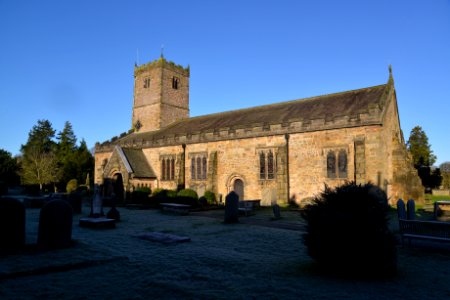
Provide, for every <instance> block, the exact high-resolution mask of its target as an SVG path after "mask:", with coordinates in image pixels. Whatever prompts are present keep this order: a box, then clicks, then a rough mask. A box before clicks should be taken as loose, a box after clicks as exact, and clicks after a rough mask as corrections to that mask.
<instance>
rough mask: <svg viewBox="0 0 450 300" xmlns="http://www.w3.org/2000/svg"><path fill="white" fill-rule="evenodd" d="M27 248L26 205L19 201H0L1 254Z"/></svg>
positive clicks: (7, 199)
mask: <svg viewBox="0 0 450 300" xmlns="http://www.w3.org/2000/svg"><path fill="white" fill-rule="evenodd" d="M24 246H25V205H24V204H23V203H22V202H20V201H19V200H17V199H12V198H1V199H0V253H12V252H15V251H17V250H20V249H21V248H23V247H24Z"/></svg>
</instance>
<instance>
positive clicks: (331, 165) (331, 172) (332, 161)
mask: <svg viewBox="0 0 450 300" xmlns="http://www.w3.org/2000/svg"><path fill="white" fill-rule="evenodd" d="M327 177H328V178H336V156H335V154H334V151H329V152H328V155H327Z"/></svg>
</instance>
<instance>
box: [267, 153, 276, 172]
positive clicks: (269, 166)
mask: <svg viewBox="0 0 450 300" xmlns="http://www.w3.org/2000/svg"><path fill="white" fill-rule="evenodd" d="M274 177H275V176H274V164H273V153H272V150H270V151H269V154H268V155H267V179H273V178H274Z"/></svg>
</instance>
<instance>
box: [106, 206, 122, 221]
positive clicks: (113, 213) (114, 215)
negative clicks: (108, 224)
mask: <svg viewBox="0 0 450 300" xmlns="http://www.w3.org/2000/svg"><path fill="white" fill-rule="evenodd" d="M106 218H108V219H113V220H115V221H120V212H119V211H118V210H117V208H116V207H115V206H113V207H111V209H110V210H109V211H108V212H107V213H106Z"/></svg>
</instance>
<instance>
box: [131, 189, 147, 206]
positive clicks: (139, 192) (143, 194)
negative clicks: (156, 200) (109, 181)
mask: <svg viewBox="0 0 450 300" xmlns="http://www.w3.org/2000/svg"><path fill="white" fill-rule="evenodd" d="M150 193H151V190H150V188H148V187H141V188H137V189H135V190H134V191H133V192H132V193H131V202H132V203H135V204H147V202H148V201H149V195H150Z"/></svg>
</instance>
